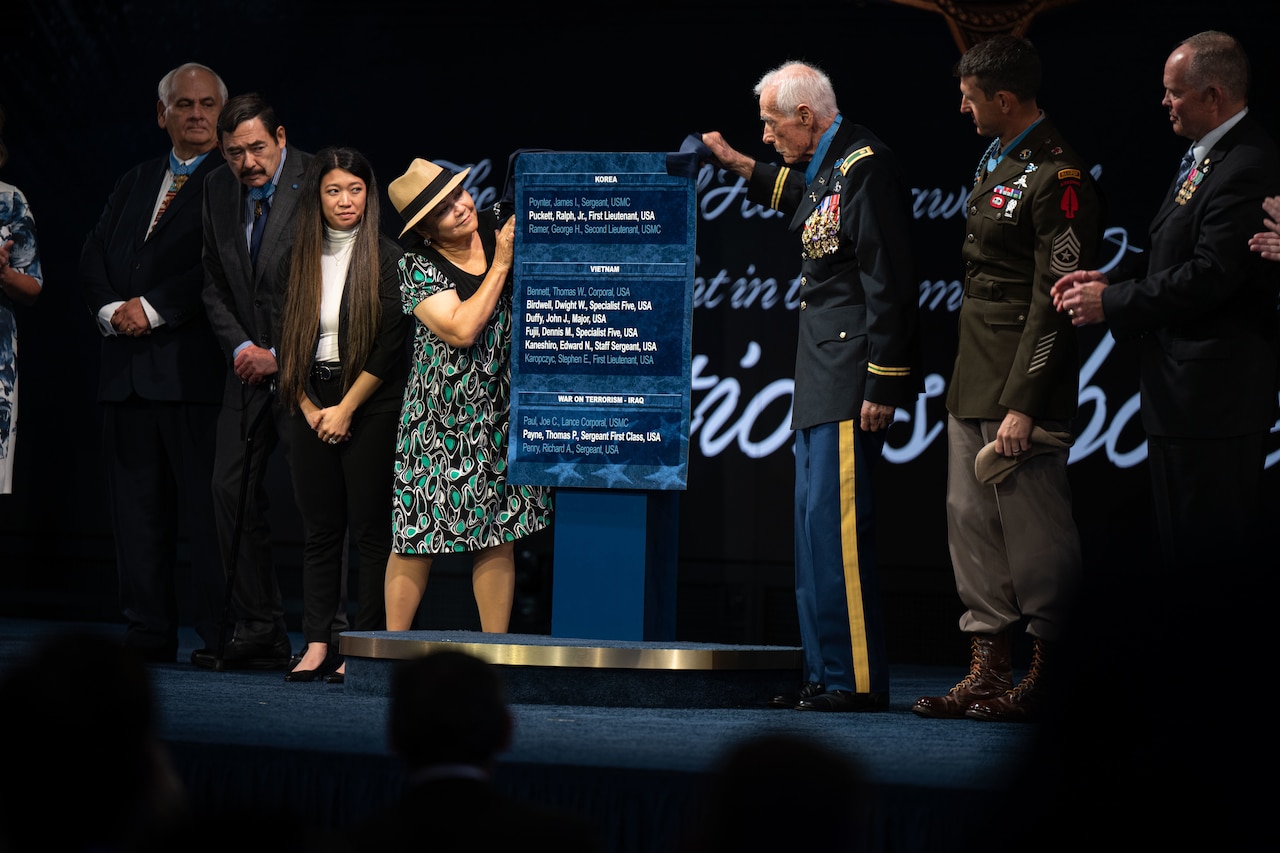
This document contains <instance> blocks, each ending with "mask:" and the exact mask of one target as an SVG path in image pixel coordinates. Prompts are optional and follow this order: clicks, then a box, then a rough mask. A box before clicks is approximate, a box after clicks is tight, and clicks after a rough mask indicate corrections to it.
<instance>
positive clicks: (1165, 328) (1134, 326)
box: [1102, 115, 1280, 438]
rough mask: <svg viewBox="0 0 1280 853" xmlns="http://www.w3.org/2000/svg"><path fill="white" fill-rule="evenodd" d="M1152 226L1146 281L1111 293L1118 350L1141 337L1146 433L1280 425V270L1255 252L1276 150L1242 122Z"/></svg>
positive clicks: (1279, 161) (1228, 432)
mask: <svg viewBox="0 0 1280 853" xmlns="http://www.w3.org/2000/svg"><path fill="white" fill-rule="evenodd" d="M1199 168H1200V170H1201V171H1202V172H1203V176H1202V177H1201V179H1200V180H1199V182H1198V183H1195V182H1194V181H1193V180H1190V179H1189V181H1188V185H1187V188H1188V189H1191V187H1192V184H1194V189H1193V190H1192V191H1191V192H1190V193H1189V194H1187V193H1185V192H1184V193H1183V195H1184V196H1186V197H1185V198H1184V200H1183V203H1179V201H1178V200H1177V197H1176V195H1175V188H1171V189H1170V191H1169V193H1168V194H1167V195H1166V198H1165V200H1164V202H1163V204H1162V205H1161V206H1160V209H1159V211H1158V212H1157V213H1156V216H1155V220H1154V221H1153V222H1152V224H1151V250H1150V252H1149V253H1148V255H1149V261H1148V268H1147V274H1146V276H1145V277H1143V278H1137V279H1131V280H1128V281H1121V282H1117V283H1115V284H1113V285H1111V286H1110V287H1107V288H1106V289H1105V290H1103V292H1102V307H1103V310H1104V311H1105V313H1106V319H1107V325H1108V326H1109V328H1110V329H1111V333H1112V335H1113V336H1114V337H1115V338H1116V339H1117V340H1124V339H1129V338H1140V346H1141V352H1142V356H1141V376H1142V378H1141V386H1140V387H1141V397H1142V425H1143V427H1144V428H1145V429H1146V431H1147V434H1148V435H1157V436H1173V437H1182V438H1210V437H1217V438H1227V437H1230V436H1235V435H1243V434H1246V433H1253V432H1257V431H1259V430H1268V429H1270V428H1271V425H1272V424H1273V423H1274V422H1275V419H1276V388H1277V340H1280V328H1278V326H1277V314H1276V295H1277V292H1278V291H1280V264H1277V263H1276V262H1274V261H1267V260H1263V258H1262V256H1261V255H1259V254H1258V253H1256V252H1251V251H1249V237H1250V236H1251V235H1253V234H1255V233H1257V232H1258V230H1259V229H1260V228H1261V227H1262V218H1263V215H1264V214H1263V210H1262V200H1263V199H1264V198H1265V197H1267V196H1272V195H1278V194H1280V153H1278V152H1277V148H1276V144H1275V141H1274V140H1272V139H1271V138H1270V137H1269V136H1268V135H1267V133H1266V131H1265V130H1264V129H1263V128H1262V126H1261V125H1259V124H1258V123H1257V122H1255V121H1253V120H1252V119H1251V118H1250V117H1249V116H1247V115H1246V116H1245V117H1244V118H1243V119H1242V120H1241V121H1240V123H1239V124H1237V125H1236V126H1235V127H1233V128H1232V129H1231V130H1230V131H1229V132H1228V133H1227V134H1226V135H1225V136H1224V137H1223V138H1222V139H1221V140H1220V141H1219V142H1218V144H1217V145H1215V146H1214V147H1213V149H1212V150H1211V151H1210V152H1209V154H1208V156H1207V157H1205V159H1204V161H1203V162H1202V163H1201V164H1200V167H1199Z"/></svg>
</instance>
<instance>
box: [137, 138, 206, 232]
mask: <svg viewBox="0 0 1280 853" xmlns="http://www.w3.org/2000/svg"><path fill="white" fill-rule="evenodd" d="M197 162H199V161H197ZM195 166H196V163H180V162H178V158H177V157H175V156H174V155H173V152H172V151H170V152H169V171H170V172H172V173H173V181H172V182H170V184H169V189H168V191H167V192H165V194H164V198H163V199H161V201H160V208H159V209H158V210H157V211H156V218H155V219H153V220H151V227H150V228H149V229H147V236H148V237H150V236H151V232H152V231H154V230H155V228H156V223H157V222H159V221H160V217H161V216H164V212H165V211H166V210H168V209H169V202H171V201H173V197H174V196H175V195H177V194H178V190H180V189H182V185H183V184H185V183H186V182H187V177H188V176H189V175H190V174H191V170H192V169H193V168H195Z"/></svg>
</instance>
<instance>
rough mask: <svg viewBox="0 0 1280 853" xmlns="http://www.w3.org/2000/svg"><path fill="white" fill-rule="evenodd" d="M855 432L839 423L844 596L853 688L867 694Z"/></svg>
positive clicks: (868, 671)
mask: <svg viewBox="0 0 1280 853" xmlns="http://www.w3.org/2000/svg"><path fill="white" fill-rule="evenodd" d="M853 431H854V425H853V421H842V422H841V423H840V550H841V552H842V554H841V556H842V557H843V560H842V562H843V563H844V595H845V601H846V603H847V604H848V607H849V645H850V648H851V649H852V650H853V683H854V689H855V690H857V691H859V692H862V693H866V692H869V691H870V689H871V664H870V662H869V661H868V659H867V619H866V614H865V613H863V610H862V566H861V564H860V563H859V562H858V482H857V476H856V473H857V465H856V460H855V458H854V452H853Z"/></svg>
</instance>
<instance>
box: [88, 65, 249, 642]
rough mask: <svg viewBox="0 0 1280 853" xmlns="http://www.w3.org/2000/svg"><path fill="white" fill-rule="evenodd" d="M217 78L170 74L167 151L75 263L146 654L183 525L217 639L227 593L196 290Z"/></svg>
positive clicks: (197, 611) (209, 355)
mask: <svg viewBox="0 0 1280 853" xmlns="http://www.w3.org/2000/svg"><path fill="white" fill-rule="evenodd" d="M226 98H227V87H226V86H225V85H224V84H223V82H222V80H221V78H219V77H218V75H217V74H215V73H214V72H213V71H212V70H210V69H208V68H206V67H205V66H203V65H198V64H195V63H188V64H185V65H181V66H179V67H177V68H175V69H173V70H172V71H170V72H169V73H168V74H166V75H165V76H164V78H163V79H161V81H160V85H159V101H158V102H157V105H156V110H157V123H158V124H159V125H160V127H162V128H163V129H164V130H165V131H167V132H168V134H169V138H170V140H171V141H172V146H173V147H172V149H171V151H170V153H169V154H168V155H167V156H165V157H161V158H157V159H154V160H148V161H147V162H145V163H142V164H140V165H138V166H136V167H135V168H133V169H131V170H130V171H129V172H127V173H125V175H124V176H123V177H121V178H120V179H119V181H117V183H116V186H115V189H114V190H113V191H112V193H111V196H110V198H109V199H108V200H107V206H106V209H105V210H104V211H103V213H102V217H101V219H99V221H98V224H97V226H96V227H95V228H94V230H93V232H92V233H91V234H90V235H89V237H88V239H87V240H86V241H85V245H84V248H83V250H82V253H81V258H80V270H79V276H80V288H81V292H82V295H83V298H84V300H85V303H86V304H87V306H88V308H89V310H90V312H92V314H93V316H94V319H95V320H96V322H97V326H98V329H99V331H100V332H101V334H102V356H101V362H100V364H99V367H98V400H99V402H100V403H102V411H103V421H104V434H103V456H104V462H105V464H106V467H107V498H108V501H107V502H108V506H109V508H110V512H111V526H112V531H113V533H114V536H115V551H116V566H117V570H118V573H119V594H120V606H121V609H122V611H123V613H124V616H125V619H126V622H127V627H126V630H125V638H124V642H125V645H127V646H129V647H130V648H131V649H133V650H135V651H137V652H138V653H139V654H140V655H141V656H142V657H143V659H144V660H148V661H153V662H157V663H172V662H173V661H174V659H175V656H176V654H177V651H178V621H179V620H178V599H179V595H178V592H179V590H180V588H181V587H180V585H178V584H177V578H176V576H175V574H176V568H177V551H178V532H179V523H180V515H179V510H181V513H182V516H185V519H186V522H187V529H188V545H189V552H190V562H191V573H190V599H191V603H192V608H193V609H192V612H191V614H190V620H191V624H193V625H194V627H195V628H196V631H197V632H198V633H199V635H200V637H201V639H202V640H203V641H204V642H205V643H206V644H210V645H216V644H217V643H218V642H219V639H220V634H219V632H218V615H219V610H220V608H221V605H222V600H223V589H224V587H225V584H224V582H223V572H222V563H221V561H220V560H219V559H218V547H217V537H216V535H215V527H214V520H213V504H212V497H211V495H210V493H209V485H208V484H209V480H210V479H211V477H212V472H213V454H214V431H213V424H214V421H215V420H216V418H217V412H218V402H219V400H220V399H221V397H222V375H223V368H222V361H221V358H220V357H219V354H218V345H217V342H216V341H215V340H214V337H213V334H212V332H211V331H210V328H209V321H208V319H207V317H206V315H205V311H204V303H203V302H202V300H201V292H202V290H203V285H204V271H203V266H202V264H201V246H202V237H201V221H200V220H201V203H202V201H203V198H204V179H205V177H206V176H207V175H208V174H210V173H211V172H213V171H214V169H216V168H217V167H218V166H219V165H221V163H222V157H221V155H220V154H219V153H218V152H217V151H215V150H214V148H215V147H216V145H217V130H216V122H217V119H218V113H219V111H220V110H221V109H222V105H223V103H224V102H225V101H226Z"/></svg>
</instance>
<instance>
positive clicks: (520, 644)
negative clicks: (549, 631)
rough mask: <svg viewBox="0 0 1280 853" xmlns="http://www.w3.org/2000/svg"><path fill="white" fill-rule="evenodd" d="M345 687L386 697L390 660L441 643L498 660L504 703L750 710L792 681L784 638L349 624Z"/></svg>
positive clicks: (794, 666) (791, 650) (795, 671)
mask: <svg viewBox="0 0 1280 853" xmlns="http://www.w3.org/2000/svg"><path fill="white" fill-rule="evenodd" d="M338 648H339V651H340V652H341V653H342V654H343V656H344V657H345V658H346V662H347V666H346V681H345V684H344V687H345V689H346V690H350V691H353V692H355V693H361V694H366V695H387V693H388V691H389V688H390V678H391V671H392V669H393V668H394V667H395V664H396V662H397V661H401V660H405V659H408V658H412V657H417V656H419V655H425V654H427V653H429V652H432V651H436V650H439V649H444V648H448V649H453V650H456V651H463V652H467V653H468V654H473V655H475V656H476V657H479V658H481V659H483V660H486V661H488V662H489V663H492V664H494V665H496V666H498V667H499V668H500V669H501V671H502V676H503V680H504V682H505V684H506V687H507V699H508V701H510V702H511V703H512V704H525V705H591V706H599V707H629V708H758V707H761V706H762V705H763V703H764V701H765V700H766V699H768V697H770V696H773V695H776V694H778V693H782V692H786V691H788V690H794V689H795V688H796V687H797V685H798V684H799V680H800V672H801V662H802V658H801V653H800V649H799V648H798V647H792V646H735V645H718V644H708V643H678V642H660V643H659V642H629V641H619V640H578V639H566V638H563V637H548V636H544V635H536V634H486V633H481V632H478V631H349V632H346V633H344V634H342V636H341V639H340V642H339V646H338Z"/></svg>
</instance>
